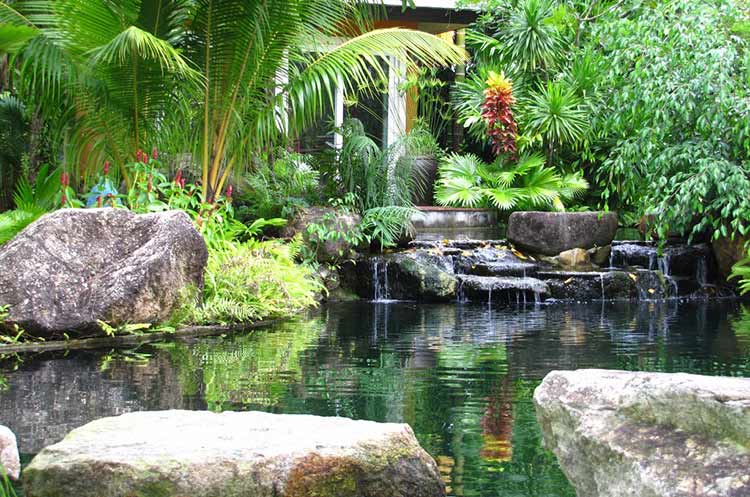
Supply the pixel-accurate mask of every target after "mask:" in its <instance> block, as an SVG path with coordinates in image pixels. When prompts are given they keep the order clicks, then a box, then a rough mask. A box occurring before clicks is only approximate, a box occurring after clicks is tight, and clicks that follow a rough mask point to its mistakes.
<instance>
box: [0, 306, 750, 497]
mask: <svg viewBox="0 0 750 497" xmlns="http://www.w3.org/2000/svg"><path fill="white" fill-rule="evenodd" d="M3 365H4V367H5V369H4V380H3V382H4V384H3V390H2V392H0V424H6V425H8V426H10V428H11V429H13V430H14V431H15V432H16V434H17V435H18V437H19V443H20V446H21V451H22V452H23V453H24V454H25V459H26V460H28V457H30V456H31V455H32V454H34V453H35V452H37V451H39V450H40V449H41V448H42V447H43V446H44V445H46V444H50V443H54V442H56V441H58V440H59V439H60V438H61V437H62V436H63V435H64V434H65V433H66V432H67V431H69V430H71V429H73V428H75V427H77V426H79V425H81V424H84V423H85V422H88V421H90V420H93V419H95V418H98V417H102V416H108V415H116V414H120V413H123V412H127V411H133V410H145V409H211V410H217V411H219V410H253V409H254V410H265V411H271V412H279V413H313V414H320V415H328V416H348V417H352V418H359V419H370V420H376V421H392V422H406V423H409V424H410V425H411V426H412V427H413V429H414V431H415V433H416V434H417V437H418V438H419V440H420V442H421V443H422V445H423V446H424V447H425V448H426V449H427V450H428V451H429V452H430V453H431V454H432V455H433V456H434V457H435V459H436V460H437V461H438V464H439V466H440V471H441V473H442V474H443V477H444V478H445V481H446V483H447V485H448V488H449V492H450V495H453V496H481V497H490V496H503V497H511V496H518V497H552V496H560V497H562V496H566V497H567V496H570V497H573V496H574V495H575V492H574V491H573V489H572V488H571V487H570V485H569V484H568V483H567V481H566V479H565V477H564V475H563V474H562V472H561V471H560V469H559V468H558V466H557V464H556V462H555V459H554V457H553V456H552V455H551V454H550V453H549V452H547V451H546V450H544V449H543V447H542V445H541V440H540V432H539V429H538V426H537V424H536V420H535V414H534V409H533V405H532V394H533V391H534V388H535V387H536V386H537V385H538V384H539V382H540V381H541V379H542V378H543V377H544V375H545V374H546V373H548V372H549V371H551V370H553V369H576V368H594V367H597V368H619V369H633V370H649V371H669V372H676V371H685V372H693V373H703V374H709V375H733V376H750V317H748V315H745V313H744V312H743V310H742V309H741V308H740V307H739V306H738V305H737V304H736V303H732V302H724V303H706V302H703V303H695V302H694V303H689V302H688V303H685V302H676V301H667V302H661V303H657V302H642V303H640V304H637V303H611V302H609V303H608V302H604V303H601V302H600V303H596V304H578V305H573V304H554V305H529V306H527V307H525V308H505V309H502V308H493V307H488V306H487V305H479V306H471V305H454V304H445V305H424V304H411V303H392V304H372V303H351V304H335V305H329V306H327V307H324V308H323V309H321V310H319V311H317V312H316V313H314V314H312V315H310V316H308V317H305V318H304V319H299V320H296V321H293V322H287V323H282V324H278V325H275V326H273V327H272V328H270V329H267V330H256V331H253V332H251V333H248V334H238V335H233V336H227V337H215V338H202V339H194V340H190V341H187V342H175V343H167V344H160V345H151V346H143V347H141V348H139V349H134V350H120V351H109V352H107V351H99V352H90V351H89V352H71V353H68V354H67V355H51V356H50V355H48V356H38V357H30V356H25V357H22V362H20V363H18V362H15V361H11V360H9V359H7V360H6V361H5V362H4V363H3Z"/></svg>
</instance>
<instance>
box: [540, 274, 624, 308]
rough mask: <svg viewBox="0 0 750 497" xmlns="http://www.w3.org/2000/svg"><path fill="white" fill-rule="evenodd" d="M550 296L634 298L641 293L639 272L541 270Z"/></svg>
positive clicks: (565, 298)
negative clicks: (636, 273) (639, 290)
mask: <svg viewBox="0 0 750 497" xmlns="http://www.w3.org/2000/svg"><path fill="white" fill-rule="evenodd" d="M537 278H540V279H544V280H545V282H546V283H547V286H548V287H549V294H550V297H552V298H553V299H556V300H576V301H590V300H631V299H635V298H637V297H638V296H639V293H638V288H639V287H638V282H639V278H638V276H636V275H634V274H633V273H626V272H624V271H607V272H596V271H542V272H539V273H538V274H537Z"/></svg>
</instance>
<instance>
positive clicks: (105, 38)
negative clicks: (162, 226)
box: [0, 0, 464, 202]
mask: <svg viewBox="0 0 750 497" xmlns="http://www.w3.org/2000/svg"><path fill="white" fill-rule="evenodd" d="M13 7H14V8H15V10H13V9H11V8H9V7H8V6H7V5H6V6H4V8H3V9H2V11H0V20H1V21H3V22H5V23H7V24H9V25H12V26H25V27H27V28H29V29H33V30H35V33H36V36H35V37H34V38H32V39H31V40H30V41H28V42H27V43H26V44H25V45H24V47H23V49H21V50H19V51H18V52H17V54H16V55H15V56H14V57H15V58H16V59H17V66H18V67H19V68H20V69H19V72H20V74H19V75H20V78H19V81H20V82H21V84H20V85H19V87H18V92H19V94H20V95H21V96H22V97H23V98H25V99H28V100H29V102H30V103H32V104H33V105H35V106H37V108H38V109H40V110H41V111H42V112H43V113H45V115H46V117H47V118H48V119H49V120H52V121H54V122H57V123H59V124H60V128H59V129H58V130H57V131H58V133H57V134H58V135H59V136H57V143H58V144H59V146H60V147H61V148H62V149H64V153H65V154H66V155H65V157H66V158H67V160H66V163H69V164H76V165H77V168H76V169H77V170H76V171H75V173H76V174H74V175H73V177H74V179H75V181H79V180H80V178H84V179H85V178H87V177H90V176H91V175H92V174H93V173H94V172H95V171H96V170H97V169H98V168H99V167H100V165H101V164H102V163H103V162H104V161H105V160H110V161H112V162H113V163H115V164H121V165H124V164H127V163H129V162H132V161H133V160H134V156H133V154H134V152H135V151H136V150H139V149H146V145H147V144H155V145H157V146H158V147H159V149H160V150H162V151H164V152H165V153H166V154H167V155H171V156H172V157H175V158H176V157H178V156H180V157H183V156H185V154H187V156H188V157H190V158H192V159H191V160H190V162H191V163H193V162H194V163H195V164H196V165H198V166H199V167H198V169H199V177H200V178H201V184H202V185H203V191H202V196H203V200H204V201H208V202H211V201H213V200H214V199H216V198H217V197H218V196H219V195H220V194H221V192H223V190H224V188H225V186H226V184H227V183H228V181H229V179H230V176H231V173H232V171H233V170H234V169H235V167H240V168H242V167H244V166H247V165H248V164H250V163H251V162H252V160H253V158H254V157H255V156H256V155H257V154H259V153H260V152H262V151H264V150H267V149H268V148H269V147H272V146H275V145H279V144H284V143H285V142H286V141H287V140H288V139H289V137H293V136H294V135H295V134H296V133H297V132H298V131H299V130H300V129H301V128H303V127H304V126H305V125H306V124H309V123H311V122H312V121H313V120H314V119H316V118H317V117H318V116H319V114H320V113H321V112H322V109H323V108H324V106H325V103H326V102H329V101H331V100H332V99H333V95H334V93H335V89H336V88H337V87H340V86H343V87H344V88H345V89H346V90H347V91H354V90H358V91H359V90H361V89H362V88H369V87H372V85H371V83H372V79H373V78H375V79H379V80H384V81H387V72H386V70H385V69H384V66H383V62H384V61H385V62H386V66H387V65H388V64H391V63H395V64H402V65H405V66H406V67H407V68H408V67H412V66H414V65H415V64H416V63H425V64H428V65H430V64H435V63H438V64H451V63H457V62H461V61H462V60H463V58H464V55H463V53H462V52H461V50H460V49H458V48H456V47H455V46H453V45H451V44H449V43H446V42H444V41H442V40H441V39H439V38H438V37H435V36H433V35H430V34H427V33H424V32H417V31H411V30H405V29H400V28H392V29H382V30H373V29H371V28H372V26H373V20H374V18H375V15H376V14H377V12H376V11H377V10H378V9H373V8H372V7H371V6H370V5H368V4H366V3H360V2H358V1H349V0H313V1H308V0H304V1H303V0H272V1H270V2H269V1H264V2H260V1H245V0H223V1H221V2H218V1H211V0H199V1H194V0H171V1H166V0H159V1H155V2H151V1H141V0H128V1H124V2H109V1H106V0H93V1H88V0H87V1H81V0H55V1H20V2H14V4H13ZM341 39H347V41H345V42H343V43H342V42H341V41H340V40H341ZM320 47H322V48H323V49H322V50H321V49H320ZM386 55H387V56H388V57H385V56H386ZM120 173H121V175H122V177H123V178H124V179H125V180H126V182H127V183H128V184H129V183H130V181H131V178H130V177H129V175H128V172H127V170H126V169H124V168H123V169H121V170H120Z"/></svg>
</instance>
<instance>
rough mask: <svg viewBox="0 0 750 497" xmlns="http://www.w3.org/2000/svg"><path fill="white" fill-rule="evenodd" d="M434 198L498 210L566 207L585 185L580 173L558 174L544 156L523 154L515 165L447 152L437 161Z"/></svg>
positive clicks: (456, 204)
mask: <svg viewBox="0 0 750 497" xmlns="http://www.w3.org/2000/svg"><path fill="white" fill-rule="evenodd" d="M438 174H439V179H438V182H437V187H436V190H435V198H436V200H437V201H438V203H439V204H441V205H454V206H460V207H480V206H483V207H488V206H494V207H497V208H498V209H501V210H524V209H555V210H565V207H564V202H565V201H569V200H572V199H573V198H575V197H576V196H577V195H579V194H581V193H582V192H583V191H585V190H586V189H587V188H588V183H587V182H586V180H585V179H583V177H582V175H581V174H580V173H573V174H566V175H561V174H560V173H558V172H557V171H556V170H555V169H554V168H551V167H547V166H545V163H544V157H542V156H541V155H538V154H533V155H524V156H522V157H521V158H520V159H519V160H518V162H517V163H515V164H511V165H508V164H503V159H502V158H499V159H497V160H496V161H495V162H494V163H492V164H486V163H484V162H483V161H482V160H481V159H480V158H479V157H477V156H475V155H472V154H469V155H458V154H451V155H448V156H447V157H446V158H445V159H444V160H443V161H442V162H441V164H440V168H439V170H438Z"/></svg>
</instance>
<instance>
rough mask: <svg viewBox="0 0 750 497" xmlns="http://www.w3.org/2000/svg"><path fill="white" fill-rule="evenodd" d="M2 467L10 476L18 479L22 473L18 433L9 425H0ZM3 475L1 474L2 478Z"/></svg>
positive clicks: (0, 460)
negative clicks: (17, 440)
mask: <svg viewBox="0 0 750 497" xmlns="http://www.w3.org/2000/svg"><path fill="white" fill-rule="evenodd" d="M0 467H2V470H4V471H5V474H6V475H8V476H9V477H10V478H12V479H14V480H17V479H18V476H19V475H20V474H21V459H20V457H19V455H18V443H17V442H16V435H15V434H14V433H13V432H12V431H11V430H10V428H8V427H7V426H2V425H0ZM1 479H2V475H1V474H0V480H1Z"/></svg>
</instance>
